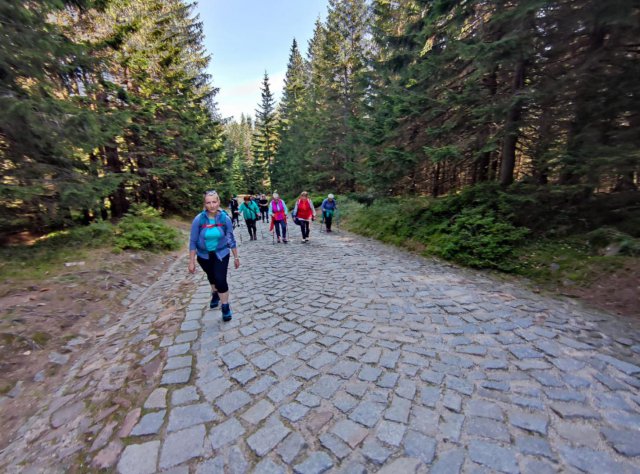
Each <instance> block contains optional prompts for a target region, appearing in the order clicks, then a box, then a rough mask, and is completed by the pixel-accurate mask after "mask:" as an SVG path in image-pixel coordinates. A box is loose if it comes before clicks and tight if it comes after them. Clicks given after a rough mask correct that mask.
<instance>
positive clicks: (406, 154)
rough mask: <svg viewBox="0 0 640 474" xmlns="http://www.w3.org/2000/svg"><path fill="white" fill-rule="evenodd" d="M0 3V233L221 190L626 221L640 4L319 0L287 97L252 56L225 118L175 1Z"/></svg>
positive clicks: (628, 226) (523, 218)
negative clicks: (242, 106) (245, 102)
mask: <svg viewBox="0 0 640 474" xmlns="http://www.w3.org/2000/svg"><path fill="white" fill-rule="evenodd" d="M0 16H1V18H2V21H1V23H0V31H1V34H2V42H1V46H0V166H1V168H2V179H1V180H0V195H1V197H2V198H1V199H0V233H2V234H8V233H12V232H18V231H25V230H30V231H34V232H45V231H50V230H55V229H59V228H62V227H67V226H77V225H84V224H87V223H90V222H94V221H96V220H102V219H117V218H119V217H121V216H123V215H124V214H125V213H126V212H127V210H128V209H129V207H130V206H132V205H134V204H137V203H146V204H148V205H150V206H152V207H154V208H156V209H158V210H159V211H161V212H163V213H169V214H190V213H191V212H192V211H193V210H194V209H197V208H198V206H199V205H200V199H201V195H202V194H201V193H202V191H203V190H205V189H217V190H219V192H221V194H225V195H230V194H231V193H258V192H270V191H273V190H278V191H279V192H280V193H281V194H282V193H285V194H287V195H294V194H297V193H299V192H300V191H302V190H311V191H315V192H318V193H320V192H322V193H327V192H335V193H340V195H343V196H349V197H351V198H353V199H354V200H356V201H358V202H360V203H361V204H364V205H371V204H372V203H373V202H375V201H379V200H385V199H395V198H402V197H416V196H421V197H425V198H429V199H435V198H439V197H445V196H450V197H451V196H459V197H460V196H462V197H460V199H463V200H464V199H467V200H468V201H469V202H473V205H474V206H476V207H478V206H481V207H482V206H484V208H491V210H492V211H491V212H492V213H493V214H492V215H493V216H498V217H499V218H502V219H506V220H509V222H510V224H511V225H513V226H516V227H518V226H520V227H522V226H524V227H528V228H529V229H530V230H534V231H536V230H540V229H543V230H544V229H546V230H548V229H549V227H551V226H555V228H556V230H557V229H558V228H560V227H562V225H563V222H564V221H562V220H561V219H562V218H563V216H564V217H565V218H566V222H568V223H570V225H574V224H575V223H576V222H580V223H582V224H581V225H584V227H585V228H584V229H583V230H591V229H596V228H598V227H601V226H614V227H616V228H618V229H619V231H620V232H624V233H626V234H627V235H630V236H632V237H635V238H637V237H639V236H640V217H639V216H640V211H639V210H638V209H639V208H640V193H639V192H638V184H639V182H638V181H639V174H640V80H639V79H638V78H640V5H639V4H638V2H637V1H636V0H607V1H602V0H547V1H541V0H509V1H504V0H373V1H365V0H329V1H328V11H327V15H326V19H325V20H324V21H321V20H318V21H317V22H316V25H315V29H314V32H313V37H312V39H311V41H309V43H308V44H307V45H301V44H298V43H297V42H296V40H295V39H293V38H292V42H291V47H290V51H289V61H288V66H287V74H286V79H285V83H284V92H283V95H282V98H281V99H280V100H276V98H275V97H274V94H273V93H272V84H271V82H270V77H269V72H268V71H266V72H265V74H264V79H263V82H262V86H261V97H262V100H261V101H260V103H258V104H256V110H255V116H251V115H249V113H251V112H252V111H247V112H248V114H247V115H246V116H243V117H242V118H241V119H240V120H239V121H233V120H230V119H225V117H222V116H220V113H219V112H218V110H217V105H216V93H217V90H216V89H215V88H214V87H213V86H212V84H213V83H215V77H213V78H212V77H210V76H209V75H208V74H207V66H208V64H209V62H210V61H213V64H214V65H215V57H214V58H210V57H209V56H208V55H207V53H206V51H205V50H204V47H203V31H202V24H201V23H200V21H199V19H198V17H197V16H196V15H195V14H194V12H193V5H192V4H191V3H189V2H188V1H184V0H144V1H143V0H40V1H37V2H36V1H15V0H2V1H1V2H0ZM214 70H215V68H214ZM464 196H466V197H464ZM498 196H499V197H500V198H499V199H498ZM460 205H461V206H464V205H465V204H464V203H462V204H460ZM542 210H545V212H546V214H543V213H542ZM416 211H417V214H416V216H414V217H415V218H418V217H419V214H420V211H422V209H417V210H416ZM567 225H569V224H567Z"/></svg>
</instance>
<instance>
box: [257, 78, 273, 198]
mask: <svg viewBox="0 0 640 474" xmlns="http://www.w3.org/2000/svg"><path fill="white" fill-rule="evenodd" d="M260 95H261V97H262V100H261V102H260V104H258V108H257V109H256V121H255V132H254V136H253V140H252V147H253V159H254V169H255V172H256V175H257V179H256V183H255V186H257V187H259V188H260V189H268V188H269V187H270V186H271V175H272V172H273V164H274V158H275V156H276V153H277V150H278V145H279V134H278V115H277V112H276V101H275V98H274V97H273V93H272V92H271V87H270V85H269V75H268V74H267V72H266V71H265V73H264V77H263V79H262V85H261V87H260ZM250 192H252V193H253V192H257V189H255V190H250Z"/></svg>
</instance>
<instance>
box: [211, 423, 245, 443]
mask: <svg viewBox="0 0 640 474" xmlns="http://www.w3.org/2000/svg"><path fill="white" fill-rule="evenodd" d="M244 432H245V429H244V428H243V427H242V425H241V424H240V423H239V422H238V420H237V419H235V418H229V419H228V420H226V421H225V422H223V423H220V424H219V425H216V426H215V427H214V428H212V429H211V431H210V432H209V440H210V441H211V447H212V448H213V449H220V448H221V447H223V446H225V445H227V444H230V443H233V442H234V441H235V440H236V439H238V437H240V436H242V434H244Z"/></svg>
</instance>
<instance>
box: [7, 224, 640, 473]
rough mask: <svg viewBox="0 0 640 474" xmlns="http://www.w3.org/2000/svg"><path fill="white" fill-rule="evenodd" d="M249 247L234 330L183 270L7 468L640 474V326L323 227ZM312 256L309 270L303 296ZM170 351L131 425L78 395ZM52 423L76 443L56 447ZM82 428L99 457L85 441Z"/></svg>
mask: <svg viewBox="0 0 640 474" xmlns="http://www.w3.org/2000/svg"><path fill="white" fill-rule="evenodd" d="M258 225H259V226H260V225H262V224H260V223H259V224H258ZM239 251H240V253H241V255H243V256H244V258H243V259H242V262H243V263H242V267H240V269H238V270H237V271H235V270H233V269H231V270H230V272H229V279H230V288H231V301H232V306H233V309H234V318H233V320H232V321H231V322H229V323H223V322H222V321H221V319H220V313H219V310H217V311H211V310H209V308H208V303H209V299H210V287H209V285H208V283H207V282H206V279H205V278H204V276H203V275H202V274H200V273H197V274H196V275H194V276H192V275H189V274H188V273H187V272H186V271H185V267H186V263H185V261H181V262H180V265H179V266H176V267H175V268H173V270H171V271H170V272H168V273H167V274H166V276H163V278H161V279H160V280H159V283H158V284H157V285H156V286H155V287H153V288H152V290H151V291H150V292H149V293H145V294H144V295H142V296H143V297H140V298H139V299H138V300H137V301H139V303H132V305H131V309H130V311H129V312H128V313H127V314H126V315H123V319H122V321H121V322H119V323H118V324H119V325H120V326H118V327H117V328H116V327H114V328H107V329H106V331H105V332H107V333H108V335H107V334H105V336H104V340H105V342H104V344H102V345H100V344H101V343H100V341H98V342H97V345H96V350H98V349H99V350H100V352H99V353H95V354H94V355H93V357H92V358H87V359H85V360H83V361H79V362H78V365H77V367H75V366H74V368H70V371H69V377H68V380H66V381H65V383H64V385H62V386H61V387H60V390H59V394H56V395H55V396H53V395H52V398H53V399H52V401H51V403H49V404H48V406H47V408H46V410H43V411H42V412H40V413H39V415H38V416H37V417H34V418H33V420H32V421H30V423H28V424H27V425H25V427H24V429H23V431H22V433H23V434H22V435H21V437H19V439H17V440H16V441H14V442H13V443H11V444H10V445H9V446H8V447H7V448H6V449H4V450H3V451H1V452H0V470H2V471H3V472H5V471H6V472H9V473H11V474H14V473H17V472H21V471H24V472H30V471H29V468H30V467H37V466H41V465H42V464H39V463H41V462H42V460H45V462H46V463H50V464H48V465H46V468H45V469H40V471H38V470H37V469H34V470H33V471H32V472H70V471H73V468H74V466H72V465H70V464H69V462H70V461H69V460H70V459H81V458H83V459H86V462H87V466H89V465H90V464H89V463H93V464H91V468H95V469H106V470H114V469H117V470H118V471H119V472H131V473H133V472H150V473H151V472H154V473H155V472H161V471H163V470H165V471H168V472H173V473H174V474H175V473H186V472H201V473H204V472H228V473H236V472H237V473H239V472H247V473H248V472H256V473H287V474H288V473H291V472H304V473H311V472H324V471H331V472H336V473H341V472H345V473H347V472H348V473H360V472H378V471H380V472H432V473H447V474H449V473H453V474H456V473H460V472H465V473H467V472H468V473H489V472H506V473H512V472H513V473H515V472H522V473H528V472H531V473H536V474H543V473H545V472H567V473H577V472H594V473H595V472H599V473H600V472H616V473H617V472H620V473H626V472H638V471H640V449H639V448H638V443H637V442H636V438H637V433H638V432H639V431H640V396H638V395H637V393H638V389H639V388H640V378H639V376H640V324H639V323H637V322H633V321H619V320H616V318H614V317H612V316H610V315H607V314H604V313H600V312H596V311H594V310H587V309H586V308H583V307H582V306H580V305H578V304H574V302H568V301H565V300H560V299H551V298H547V297H544V296H541V295H538V294H533V293H531V292H529V291H528V290H526V289H524V288H521V287H518V285H517V284H516V283H509V282H504V281H498V280H494V279H493V278H492V277H490V276H487V275H485V274H483V273H479V272H474V271H471V270H460V269H455V268H453V267H451V266H449V265H443V264H439V263H437V262H433V261H429V260H425V259H422V258H420V257H417V256H413V255H410V254H407V253H404V252H403V251H401V250H398V249H396V248H390V247H386V246H384V245H382V244H379V243H376V242H374V241H371V240H368V239H363V238H360V237H357V236H353V235H349V234H347V233H343V232H335V233H333V234H324V233H319V232H317V228H316V227H315V226H314V229H313V230H312V241H311V242H310V243H309V244H308V245H304V246H302V245H300V246H298V245H296V244H294V243H293V242H292V243H291V244H290V245H288V246H282V245H280V246H278V245H273V246H272V245H271V241H270V239H264V240H258V241H251V242H244V243H241V244H240V248H239ZM254 251H255V252H254ZM261 254H268V255H269V258H264V259H261V258H258V257H257V256H258V255H261ZM254 257H255V258H254ZM300 258H304V259H305V261H311V262H313V265H310V266H309V267H308V268H307V269H305V275H304V278H305V287H304V288H302V289H301V290H300V291H299V294H295V295H294V294H292V293H291V291H290V290H291V288H290V285H291V282H293V281H299V264H298V262H299V261H300ZM346 269H347V270H346ZM257 275H258V276H260V278H255V277H256V276H257ZM181 278H183V279H187V278H188V279H191V280H192V283H191V284H192V286H193V289H194V295H193V296H192V297H190V299H189V301H190V303H185V306H187V307H186V309H184V310H181V313H180V314H176V315H175V317H176V318H180V320H178V321H177V322H176V323H177V326H176V327H177V329H176V330H175V333H174V334H171V335H164V334H163V335H162V337H158V338H157V339H153V338H149V336H151V335H154V333H155V328H154V324H155V322H156V321H157V320H158V318H160V317H161V316H160V315H162V314H166V311H165V310H164V309H163V307H162V304H163V303H162V297H163V292H164V291H165V290H164V289H166V288H170V287H173V286H175V285H176V281H179V280H180V279H181ZM307 287H308V288H313V291H312V290H310V289H309V290H308V289H307ZM241 288H242V291H240V289H241ZM264 288H269V291H268V292H266V293H265V290H264ZM249 295H250V296H249ZM302 301H304V305H303V304H301V303H302ZM147 338H149V339H147ZM145 339H147V340H146V341H145ZM136 343H139V344H141V345H142V349H141V347H140V346H136ZM74 350H75V348H74ZM127 351H130V352H127ZM96 354H98V355H97V356H96ZM165 355H166V363H165V365H164V367H161V368H162V369H163V370H162V372H161V373H160V375H159V376H158V377H157V378H159V379H160V380H157V379H154V378H153V377H154V376H153V375H149V377H148V380H147V382H148V385H147V386H146V387H147V388H148V390H146V391H144V392H143V393H141V395H140V400H138V401H137V402H135V401H134V405H133V406H127V407H126V410H125V412H124V413H125V414H126V413H127V412H130V413H132V414H133V415H132V416H131V417H130V419H128V420H124V418H125V417H124V416H123V415H122V414H117V415H116V414H114V412H113V411H108V410H109V409H110V407H111V405H108V404H105V405H104V406H100V407H99V411H100V412H101V413H105V415H104V418H100V420H96V418H97V415H96V414H92V413H88V411H89V410H88V407H89V406H92V405H91V404H89V403H83V402H80V400H81V398H80V394H81V393H84V392H86V393H90V394H91V395H90V396H91V397H94V399H95V400H98V403H99V401H100V400H105V399H106V398H102V397H104V396H105V394H106V393H108V392H110V391H116V390H119V389H121V388H123V387H128V385H127V384H129V383H130V382H135V380H134V379H127V371H128V370H129V368H130V365H131V367H135V368H137V369H138V370H140V365H139V364H140V363H141V362H143V361H144V362H147V365H146V366H145V365H144V364H143V368H145V369H146V367H149V366H152V365H154V364H156V365H157V364H159V361H161V360H162V358H163V357H164V356H165ZM129 363H130V365H129ZM135 388H136V389H139V388H140V386H136V387H135ZM132 393H134V392H132ZM123 403H124V402H123ZM93 405H94V406H95V405H96V403H94V404H93ZM113 405H114V406H116V404H113ZM140 413H144V416H142V417H141V418H140V419H139V421H137V420H138V418H139V417H140ZM82 414H84V415H85V416H84V417H83V416H81V415H82ZM134 415H135V416H134ZM125 425H126V426H125ZM134 425H135V426H134ZM52 426H54V427H57V430H56V435H55V436H58V435H59V433H62V432H64V433H68V435H65V436H62V437H61V441H60V443H59V445H58V446H57V447H56V444H55V440H54V439H53V437H54V435H51V436H48V437H47V436H46V435H45V433H47V435H48V434H49V433H48V431H52V430H51V427H52ZM125 428H126V429H125ZM132 428H133V429H132ZM88 433H91V434H92V435H93V436H92V437H93V439H94V441H91V443H90V444H93V443H94V442H95V443H96V446H95V449H94V450H93V451H90V446H88V447H87V449H86V450H85V451H83V450H82V445H81V444H78V442H77V440H84V439H87V438H89V436H88ZM72 436H75V438H72ZM119 436H122V437H123V438H122V441H120V440H119ZM98 438H99V439H98ZM32 440H37V444H38V448H37V449H35V448H34V446H35V444H36V443H33V442H31V441H32ZM116 441H117V442H116ZM83 442H84V441H83ZM74 450H75V451H74ZM78 450H80V451H81V454H82V456H83V457H78V456H79V452H78ZM68 452H69V453H72V454H74V456H70V455H69V457H68V458H67V460H65V459H64V458H62V457H61V456H58V454H64V453H68ZM35 453H37V455H38V456H37V458H36V456H35ZM54 454H55V455H54ZM58 467H60V468H58ZM47 468H49V469H47Z"/></svg>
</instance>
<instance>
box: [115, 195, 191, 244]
mask: <svg viewBox="0 0 640 474" xmlns="http://www.w3.org/2000/svg"><path fill="white" fill-rule="evenodd" d="M159 216H160V214H159V213H158V211H157V210H155V209H153V208H151V207H149V206H147V205H135V206H132V208H131V210H130V211H129V212H128V213H127V214H126V215H125V216H124V217H123V218H122V219H121V220H120V223H119V224H118V226H117V228H116V238H115V248H116V249H118V250H124V249H132V250H152V251H158V250H176V249H177V248H179V247H180V243H179V239H178V237H179V234H178V231H177V230H176V229H173V228H171V227H169V226H167V225H166V224H164V223H163V222H162V220H161V219H160V217H159Z"/></svg>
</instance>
